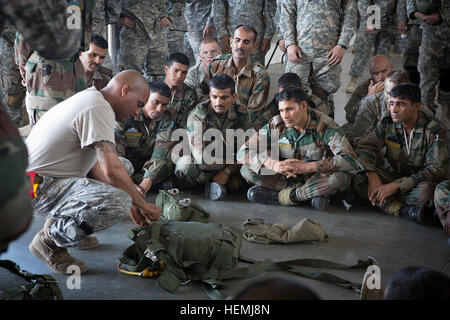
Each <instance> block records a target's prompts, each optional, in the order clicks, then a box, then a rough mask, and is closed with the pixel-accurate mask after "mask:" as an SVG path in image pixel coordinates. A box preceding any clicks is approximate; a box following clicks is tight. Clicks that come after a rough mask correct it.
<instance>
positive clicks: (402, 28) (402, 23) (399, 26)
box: [397, 19, 406, 34]
mask: <svg viewBox="0 0 450 320" xmlns="http://www.w3.org/2000/svg"><path fill="white" fill-rule="evenodd" d="M397 31H398V33H400V34H405V33H406V20H405V19H403V20H400V21H399V22H398V24H397Z"/></svg>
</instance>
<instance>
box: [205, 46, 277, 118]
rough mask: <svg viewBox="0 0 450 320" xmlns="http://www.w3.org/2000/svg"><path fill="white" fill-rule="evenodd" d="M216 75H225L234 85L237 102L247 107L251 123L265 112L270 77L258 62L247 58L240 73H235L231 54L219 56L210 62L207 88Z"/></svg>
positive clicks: (206, 78)
mask: <svg viewBox="0 0 450 320" xmlns="http://www.w3.org/2000/svg"><path fill="white" fill-rule="evenodd" d="M218 73H225V74H227V75H229V76H230V77H231V78H233V80H234V82H235V83H236V93H237V101H238V103H240V104H243V105H244V106H246V107H247V110H248V112H249V115H250V119H251V122H252V123H253V122H254V121H255V120H256V119H257V118H258V117H259V116H260V115H261V114H263V113H264V112H265V111H266V103H267V98H268V96H269V89H270V77H269V74H268V72H267V70H266V69H265V68H264V67H263V66H262V65H261V64H259V63H258V62H253V63H252V61H251V59H250V58H249V59H248V61H247V64H246V65H245V67H244V68H242V70H241V71H240V72H236V71H235V69H234V65H233V57H232V55H231V54H223V55H219V56H217V57H215V58H214V60H213V61H211V64H210V65H209V72H207V73H206V77H205V82H206V83H207V85H208V87H209V80H210V79H211V78H212V77H213V76H215V75H216V74H218Z"/></svg>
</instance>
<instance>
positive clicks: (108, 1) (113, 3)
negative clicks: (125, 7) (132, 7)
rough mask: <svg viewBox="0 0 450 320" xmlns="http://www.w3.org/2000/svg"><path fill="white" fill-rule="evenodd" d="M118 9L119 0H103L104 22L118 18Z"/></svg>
mask: <svg viewBox="0 0 450 320" xmlns="http://www.w3.org/2000/svg"><path fill="white" fill-rule="evenodd" d="M120 11H121V8H120V0H105V12H106V15H105V18H106V21H105V22H106V24H107V25H108V24H113V23H116V22H117V21H118V20H119V17H120Z"/></svg>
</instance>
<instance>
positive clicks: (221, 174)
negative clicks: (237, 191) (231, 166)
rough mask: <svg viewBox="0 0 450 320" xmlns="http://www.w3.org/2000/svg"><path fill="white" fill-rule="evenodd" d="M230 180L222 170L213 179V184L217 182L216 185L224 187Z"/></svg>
mask: <svg viewBox="0 0 450 320" xmlns="http://www.w3.org/2000/svg"><path fill="white" fill-rule="evenodd" d="M229 179H230V176H229V175H228V174H226V172H225V171H224V170H221V171H220V172H219V173H218V174H216V176H215V177H214V178H213V181H214V182H217V183H218V184H222V185H225V184H227V183H228V180H229Z"/></svg>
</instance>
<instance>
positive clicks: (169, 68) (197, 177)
mask: <svg viewBox="0 0 450 320" xmlns="http://www.w3.org/2000/svg"><path fill="white" fill-rule="evenodd" d="M23 1H25V0H23ZM416 1H417V2H419V0H416ZM416 1H414V0H411V1H407V3H404V5H405V8H408V11H407V12H408V17H410V18H411V19H412V17H417V18H419V19H421V20H422V21H423V23H424V24H428V21H429V22H430V24H429V25H430V26H432V27H433V28H431V27H430V28H431V29H430V30H431V31H429V32H432V33H433V34H432V36H433V37H432V39H440V40H439V41H441V42H442V41H445V39H447V38H445V37H448V34H450V33H445V32H444V31H445V30H447V29H445V28H449V19H450V18H449V17H450V6H449V4H447V3H446V1H439V0H438V1H437V3H438V5H437V6H436V8H435V10H437V11H436V12H438V14H437V16H438V19H439V22H436V20H433V18H427V17H428V16H427V15H425V14H422V16H421V15H420V11H419V9H420V10H422V9H421V7H420V8H419V9H415V7H414V4H415V2H416ZM366 2H367V5H368V1H355V0H317V1H309V0H282V1H275V0H272V1H267V0H255V1H231V0H230V1H226V0H211V1H205V0H200V1H196V0H192V1H187V3H185V1H176V0H172V1H169V0H168V1H150V0H123V1H121V2H120V5H119V6H117V5H118V4H117V3H118V1H108V0H104V1H97V2H96V3H95V6H92V8H91V9H92V12H91V13H90V14H91V18H92V19H91V22H92V25H90V26H89V30H91V31H95V33H96V34H92V35H90V36H89V37H87V38H86V37H84V39H85V40H86V39H90V41H87V43H86V45H85V46H84V47H82V48H81V49H79V50H78V52H71V54H65V55H64V59H61V60H54V59H55V58H54V57H52V56H51V55H48V54H42V53H41V52H40V51H39V50H37V49H36V47H34V46H33V45H32V44H31V43H29V42H28V41H27V39H28V37H27V35H24V34H19V33H18V34H17V35H16V37H15V45H14V46H15V61H16V65H17V66H18V70H19V73H20V75H21V79H20V82H21V83H23V84H24V85H25V87H26V94H25V105H26V109H27V112H28V117H29V122H30V128H32V129H31V132H26V131H25V130H22V134H23V135H27V136H28V138H27V140H26V144H27V147H28V152H29V165H28V167H27V172H28V174H29V176H30V179H31V180H30V181H31V184H32V190H31V194H32V196H33V200H32V202H33V207H34V211H35V213H36V214H40V215H43V216H45V217H47V221H46V224H45V226H44V228H43V229H42V230H41V231H40V232H39V233H38V234H37V235H36V236H35V238H34V239H33V241H32V243H31V244H30V251H31V252H32V253H33V254H34V255H35V256H36V257H38V258H39V259H41V260H42V261H44V262H45V263H46V264H47V265H48V266H49V267H50V268H51V269H52V270H53V271H54V272H59V273H65V272H66V269H67V266H69V265H78V266H79V268H80V270H81V272H85V271H86V269H87V267H86V265H85V264H84V263H83V262H82V261H79V260H77V259H75V258H73V257H72V256H70V255H69V253H68V251H67V249H66V248H67V247H78V248H79V249H88V248H93V247H95V246H97V245H98V240H97V239H96V238H95V237H93V236H91V234H92V233H94V232H95V231H98V230H101V229H104V228H106V227H109V226H110V225H112V224H113V223H116V222H117V221H119V220H120V219H122V218H123V216H124V215H126V214H129V215H130V217H131V218H132V220H133V221H134V222H135V223H136V224H138V225H145V224H150V223H151V221H154V220H157V219H159V216H160V208H159V207H157V206H155V205H153V204H150V203H147V202H146V200H145V197H146V194H147V192H148V191H149V190H150V189H151V188H152V187H154V186H156V187H157V188H166V187H170V186H174V185H178V186H183V187H189V186H195V185H204V191H205V195H206V196H207V197H208V198H209V199H211V200H220V199H223V198H224V197H226V195H227V193H229V192H233V191H236V190H239V189H241V188H243V187H244V186H246V185H247V184H250V185H253V186H252V187H251V188H249V189H248V191H247V197H248V199H249V200H250V201H254V202H258V203H266V204H281V205H298V204H300V203H308V204H310V205H312V206H313V207H314V208H318V209H322V210H323V209H325V208H326V207H327V206H328V205H329V202H330V200H331V199H332V198H333V197H335V198H337V199H341V200H346V201H347V200H348V201H349V199H348V198H346V196H345V194H346V193H347V194H348V190H349V189H350V188H355V190H357V191H358V193H359V194H360V195H361V197H363V198H365V199H366V200H369V201H370V203H371V204H372V205H374V206H378V207H379V208H381V209H382V210H384V211H385V212H387V213H389V214H392V215H394V216H404V217H408V218H411V219H413V220H415V221H417V222H419V223H429V220H431V219H432V218H433V216H434V217H436V220H437V221H439V223H441V224H442V225H443V226H444V228H445V231H446V232H447V233H450V215H448V211H449V200H448V197H449V196H448V194H449V188H450V182H449V181H443V180H444V179H445V176H446V174H447V171H448V166H449V163H448V161H449V160H448V150H447V141H446V137H447V135H446V129H445V128H444V127H443V126H442V124H441V122H440V121H439V120H437V119H436V118H435V117H434V116H433V111H434V112H435V111H436V110H435V109H436V108H435V107H434V104H431V103H429V100H428V98H427V99H425V97H429V93H428V91H427V90H428V89H427V88H429V86H430V84H429V80H430V79H429V77H428V75H427V73H426V71H424V72H422V71H423V70H422V69H423V68H425V69H427V71H429V68H430V67H429V66H428V67H427V66H426V65H423V64H424V63H425V64H426V63H427V62H426V61H425V60H426V59H425V58H419V73H420V85H421V88H420V89H419V87H418V86H416V85H414V84H412V83H410V82H409V77H408V75H407V74H404V75H402V72H401V71H398V70H397V71H394V70H393V68H392V65H390V62H389V61H388V59H387V57H386V56H382V55H376V56H375V57H374V58H372V60H371V62H370V63H371V65H370V67H371V68H370V69H371V75H372V81H371V82H367V83H365V88H363V90H360V91H359V92H362V94H361V93H360V94H361V98H359V99H354V100H355V101H356V102H357V103H356V105H357V106H356V107H352V108H353V109H352V111H353V112H354V115H353V116H352V120H353V121H363V120H360V119H366V120H367V119H370V121H369V122H370V127H371V130H366V131H365V132H364V133H361V134H360V135H358V136H351V138H350V139H348V137H350V135H349V134H348V133H349V132H353V133H354V130H352V128H351V127H350V130H348V128H341V127H340V126H339V125H337V124H336V123H335V122H334V121H333V117H334V102H333V93H335V92H336V91H337V90H338V88H339V87H340V85H341V83H340V76H341V62H342V59H343V56H344V54H345V51H346V50H347V48H348V47H349V45H350V40H351V38H352V36H353V34H354V33H355V31H356V20H357V11H358V10H359V12H360V18H361V25H360V26H363V25H364V21H365V20H367V14H365V13H364V11H361V10H364V8H366V7H367V6H366V7H364V6H365V5H366ZM375 2H377V1H375ZM387 2H389V1H380V6H381V7H382V8H390V7H389V6H388V5H387ZM391 2H395V1H391ZM400 2H401V1H400ZM86 3H87V2H86ZM383 5H386V6H384V7H383ZM406 5H408V6H407V7H406ZM399 6H401V5H400V4H399ZM386 10H389V9H386ZM382 12H385V11H383V10H382ZM277 13H278V14H277ZM183 15H184V17H185V18H186V19H185V22H186V26H180V27H178V25H176V21H178V22H180V21H182V20H183V19H182V18H183ZM433 15H434V13H432V16H433ZM382 17H384V15H382ZM88 20H89V19H88ZM387 21H388V20H385V19H384V18H383V19H381V26H384V25H386V24H387V23H388V22H387ZM431 22H434V23H431ZM111 23H113V24H115V26H117V27H118V28H119V33H120V35H119V38H120V41H119V43H120V48H119V51H118V54H117V57H115V56H111V57H108V43H107V42H106V40H105V38H104V36H105V33H106V24H111ZM181 24H182V23H181ZM426 28H427V27H426V26H425V27H424V28H423V29H424V30H425V29H426ZM444 29H445V30H444ZM19 31H22V30H20V29H19ZM427 32H428V31H427ZM380 33H381V32H380ZM170 34H172V36H173V37H175V38H177V39H178V40H175V41H174V42H172V43H173V44H174V43H175V44H178V48H177V49H174V51H173V52H170V49H169V42H170V39H171V36H170ZM180 34H181V35H182V37H180ZM274 34H278V38H279V44H280V47H281V48H282V50H285V51H286V52H287V57H288V63H287V65H286V73H285V74H284V75H282V76H281V77H280V79H279V80H278V87H279V92H278V93H277V94H276V95H275V96H274V98H273V100H271V101H270V100H269V86H270V77H269V75H268V72H267V70H266V68H265V67H264V56H265V54H266V53H267V51H268V50H269V48H270V43H271V40H272V37H273V36H274ZM377 34H378V33H377V32H374V31H373V30H372V32H369V31H368V30H365V29H364V30H363V32H362V31H361V27H360V30H359V32H358V35H359V40H358V45H357V48H356V50H357V56H356V57H357V58H355V59H359V60H360V61H359V62H358V63H360V67H361V65H362V66H363V65H364V64H365V63H366V62H367V60H368V59H369V54H368V52H369V51H370V48H369V47H367V46H366V44H367V43H371V42H372V43H373V42H374V41H375V40H373V39H372V38H374V39H375V38H376V37H377ZM365 35H367V37H366V36H365ZM369 35H370V36H369ZM181 38H185V39H183V41H180V39H181ZM368 38H370V39H368ZM357 39H358V37H357ZM371 39H372V40H371ZM184 40H186V41H184ZM447 40H448V39H447ZM435 41H438V40H435ZM181 43H182V44H183V49H179V48H180V47H179V45H180V44H181ZM448 43H449V42H448V41H447V43H446V46H447V47H446V48H447V49H446V50H448ZM188 44H190V46H191V47H192V49H193V52H194V53H195V59H196V63H195V64H194V61H193V60H192V59H189V53H187V52H186V48H187V46H188ZM434 45H435V44H434V43H433V46H432V47H426V48H424V49H422V47H423V46H424V44H423V43H422V46H421V47H420V48H421V49H420V54H419V56H420V57H422V56H423V55H427V54H430V56H431V57H432V58H430V59H429V60H428V61H431V62H433V63H434V62H435V61H439V60H436V59H440V58H439V57H436V52H437V51H439V50H438V48H436V47H434ZM427 48H428V49H427ZM431 49H435V50H434V51H433V52H429V51H430V50H431ZM36 50H37V51H36ZM427 50H428V51H427ZM75 51H76V50H75ZM183 52H184V53H183ZM439 54H440V51H439ZM105 61H107V62H106V63H111V64H112V69H113V70H114V71H113V70H110V69H108V68H105V67H104V66H102V64H103V63H104V62H105ZM431 62H429V63H431ZM354 64H355V63H354ZM433 66H434V65H433ZM438 67H439V65H438ZM353 69H354V68H353V66H352V70H353ZM351 72H353V71H351ZM114 74H115V76H114ZM378 74H380V75H381V76H378ZM353 76H355V77H356V76H358V71H355V73H354V74H353ZM434 76H435V74H434ZM435 84H436V83H435ZM440 85H441V88H444V89H445V87H443V83H442V80H441V83H440ZM427 86H428V87H427ZM433 90H434V87H433ZM441 92H442V91H441ZM14 97H15V96H14ZM364 97H365V98H364ZM375 97H376V100H374V98H375ZM424 99H425V100H424ZM433 101H434V99H433ZM6 103H7V104H8V106H9V108H10V109H11V108H12V107H11V105H9V103H8V100H7V101H6ZM423 105H425V107H423V108H422V106H423ZM442 105H444V104H442ZM363 106H364V108H363ZM427 107H428V108H427ZM355 108H356V111H355V110H354V109H355ZM428 109H431V111H430V110H428ZM346 110H347V108H346ZM362 110H365V111H364V112H365V113H363V112H362ZM358 123H359V122H358ZM17 124H18V123H17ZM349 125H353V124H352V123H350V124H349ZM230 131H231V132H234V134H232V135H229V132H230ZM239 138H244V139H243V140H241V143H239V142H238V143H236V141H235V140H236V139H237V140H238V141H239ZM260 145H263V146H266V149H265V150H263V151H261V149H260V148H259V146H260ZM382 149H385V153H384V155H381V156H380V151H381V150H382ZM436 186H437V187H436ZM432 203H434V204H435V207H436V209H437V210H436V213H435V212H434V211H433V212H430V211H429V209H430V208H431V207H430V206H429V204H432Z"/></svg>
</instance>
